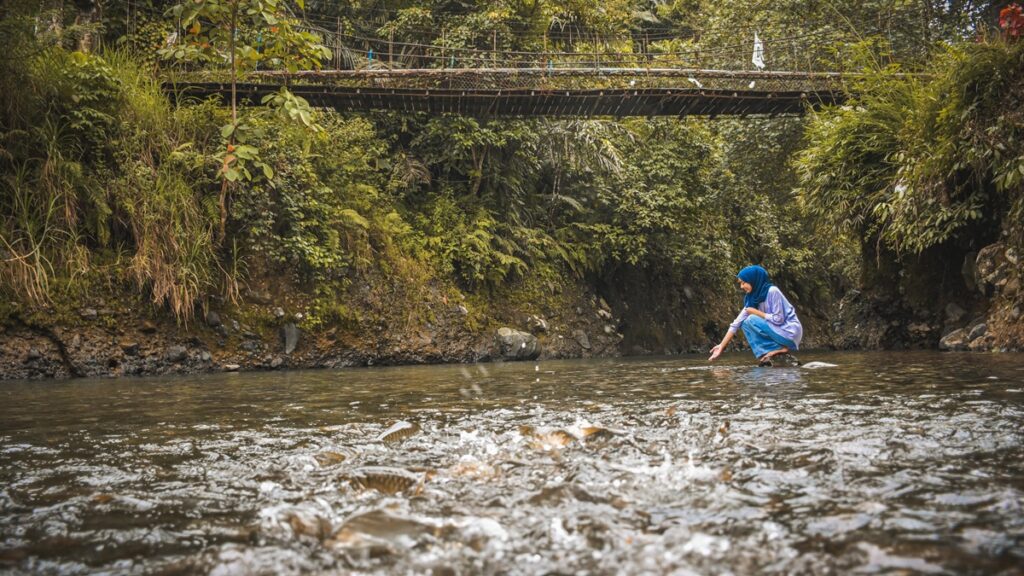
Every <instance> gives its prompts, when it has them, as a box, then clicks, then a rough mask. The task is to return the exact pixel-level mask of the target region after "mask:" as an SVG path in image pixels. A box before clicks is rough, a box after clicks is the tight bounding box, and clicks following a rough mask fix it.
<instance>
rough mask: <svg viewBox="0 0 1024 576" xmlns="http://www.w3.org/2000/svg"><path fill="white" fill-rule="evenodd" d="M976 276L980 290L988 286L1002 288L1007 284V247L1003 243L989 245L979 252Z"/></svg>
mask: <svg viewBox="0 0 1024 576" xmlns="http://www.w3.org/2000/svg"><path fill="white" fill-rule="evenodd" d="M975 274H976V278H975V279H976V280H977V283H978V287H979V288H984V287H985V286H986V285H992V286H1001V285H1002V284H1005V283H1006V277H1007V259H1006V246H1004V245H1003V243H1002V242H996V243H995V244H989V245H988V246H985V247H984V248H982V249H981V250H979V251H978V259H977V261H976V266H975Z"/></svg>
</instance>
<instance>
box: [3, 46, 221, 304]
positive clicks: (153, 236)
mask: <svg viewBox="0 0 1024 576" xmlns="http://www.w3.org/2000/svg"><path fill="white" fill-rule="evenodd" d="M14 65H15V64H12V63H10V62H8V63H6V64H5V66H7V67H11V66H14ZM12 77H16V78H20V79H21V82H22V84H23V85H22V86H20V87H18V89H17V90H16V91H15V90H9V89H11V88H13V87H12V86H5V88H6V89H8V90H5V91H4V93H3V94H0V103H2V105H3V106H2V107H0V111H2V116H0V133H2V134H3V138H2V139H0V141H2V142H3V143H4V147H3V150H2V152H3V153H2V154H0V167H2V170H3V172H4V174H5V176H4V177H3V178H2V182H0V190H2V192H3V194H2V197H0V248H2V251H3V252H2V254H0V292H3V293H5V294H7V295H9V296H10V297H12V298H13V299H15V300H16V301H23V302H24V303H26V304H28V305H39V304H43V303H45V302H47V301H49V300H50V299H51V296H52V286H53V285H54V279H55V278H56V277H63V278H64V279H67V280H69V281H70V282H74V281H75V279H76V278H78V277H80V276H82V275H84V274H85V273H86V272H88V266H89V255H90V254H91V253H93V252H95V251H97V250H104V249H111V250H113V251H114V252H118V253H121V252H125V251H127V252H128V253H129V254H131V255H132V256H131V265H130V270H131V275H130V276H131V277H132V278H133V279H134V281H135V283H136V284H137V285H138V286H139V287H141V288H143V289H144V290H146V291H147V292H148V294H149V295H150V296H151V299H152V301H153V302H154V303H155V304H158V305H162V306H167V308H168V309H170V310H171V311H172V312H173V313H174V315H175V316H176V317H177V318H178V319H179V320H180V321H183V322H187V321H188V320H189V319H190V318H191V317H192V315H193V314H194V312H195V310H196V308H197V304H198V303H199V302H200V300H201V299H202V298H204V297H205V295H206V294H208V293H209V292H210V291H211V290H213V289H216V284H217V281H218V278H217V275H216V274H215V273H214V272H215V271H216V270H217V262H216V256H217V254H216V250H217V246H216V245H215V242H214V240H213V236H212V228H211V226H212V221H211V217H210V214H209V212H208V210H207V208H206V205H207V204H208V203H209V197H210V188H211V186H210V183H211V180H212V179H211V177H210V175H211V174H212V171H213V169H214V168H213V166H212V164H211V161H210V160H209V158H210V155H208V154H206V152H205V150H204V146H205V143H206V142H208V141H209V140H210V139H209V137H208V133H209V132H211V131H212V130H213V129H214V128H213V127H215V126H216V125H217V123H215V122H209V123H208V122H207V121H208V120H209V118H208V117H209V115H210V111H209V107H203V106H200V107H198V108H199V113H197V112H196V111H192V110H189V111H183V110H182V109H179V108H175V107H174V106H172V105H171V104H170V103H169V101H168V100H167V98H166V96H165V95H164V94H163V93H162V92H161V90H160V86H159V84H158V83H157V82H156V80H155V79H154V78H153V77H152V76H151V75H150V74H148V73H147V72H145V71H143V70H142V69H141V68H140V66H138V65H137V64H136V63H135V61H134V59H133V57H132V56H131V55H129V54H127V53H125V52H109V53H106V54H104V55H103V56H95V55H85V54H81V53H69V52H67V51H65V50H63V49H60V48H48V49H45V50H40V51H38V52H36V53H35V56H34V57H33V58H31V59H29V60H28V61H26V62H23V63H21V66H20V67H19V68H18V69H17V70H15V71H14V73H13V74H12Z"/></svg>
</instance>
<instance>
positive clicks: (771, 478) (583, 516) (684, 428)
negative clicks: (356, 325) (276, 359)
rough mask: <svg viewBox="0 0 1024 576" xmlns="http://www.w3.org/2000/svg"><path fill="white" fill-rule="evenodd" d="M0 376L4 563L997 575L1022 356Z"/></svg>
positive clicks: (1023, 394)
mask: <svg viewBox="0 0 1024 576" xmlns="http://www.w3.org/2000/svg"><path fill="white" fill-rule="evenodd" d="M802 360H804V361H818V362H825V363H830V364H834V366H822V365H819V367H816V368H815V367H811V368H807V367H802V368H756V367H752V366H750V365H749V364H750V359H748V358H747V357H746V356H741V355H731V356H727V357H725V358H724V359H723V361H722V362H721V363H716V364H715V365H714V366H709V365H708V364H707V362H706V361H705V360H704V359H703V358H697V357H673V358H657V359H650V358H644V359H615V360H588V361H558V362H541V363H539V364H538V363H532V362H530V363H510V364H487V365H463V366H431V367H404V368H371V369H348V370H341V371H310V372H282V373H257V374H238V373H233V374H216V375H205V376H194V377H175V378H152V379H148V378H147V379H134V380H132V379H122V380H75V381H67V382H57V383H53V382H45V383H40V382H32V383H3V384H0V571H3V572H9V573H15V574H17V573H33V574H76V573H96V572H103V573H109V574H180V573H185V574H191V573H210V574H218V575H219V574H298V573H401V574H407V573H428V574H469V573H511V574H552V573H558V574H568V573H584V572H589V573H594V574H616V573H650V574H664V573H674V574H729V573H733V574H750V573H755V572H758V573H783V574H794V573H798V574H800V573H806V574H827V573H850V572H858V573H866V574H872V573H926V574H947V573H948V574H954V573H955V574H963V573H986V574H989V573H1006V574H1020V573H1022V568H1021V567H1022V566H1024V511H1022V506H1024V445H1022V441H1024V356H1021V355H1006V354H1004V355H984V354H981V355H975V354H938V353H916V352H901V353H865V354H819V355H817V356H815V355H813V354H811V355H808V356H806V357H804V358H802Z"/></svg>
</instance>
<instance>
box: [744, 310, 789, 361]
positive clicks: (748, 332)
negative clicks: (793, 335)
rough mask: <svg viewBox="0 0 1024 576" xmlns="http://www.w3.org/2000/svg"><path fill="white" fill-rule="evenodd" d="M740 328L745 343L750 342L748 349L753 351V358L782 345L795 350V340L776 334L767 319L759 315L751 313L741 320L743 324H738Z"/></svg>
mask: <svg viewBox="0 0 1024 576" xmlns="http://www.w3.org/2000/svg"><path fill="white" fill-rule="evenodd" d="M740 328H743V335H744V336H746V337H747V344H750V350H751V351H752V352H753V353H754V357H755V358H760V357H762V356H764V355H765V354H767V353H769V352H772V351H774V350H778V349H780V348H782V347H786V348H789V349H790V350H796V343H795V342H793V341H792V340H790V339H789V338H786V337H785V336H780V335H778V334H776V333H775V331H774V330H772V328H771V326H769V325H768V321H767V320H765V319H764V318H761V317H760V316H754V315H753V314H751V315H750V316H749V317H748V318H747V319H746V320H744V321H743V324H740Z"/></svg>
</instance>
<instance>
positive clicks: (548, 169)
mask: <svg viewBox="0 0 1024 576" xmlns="http://www.w3.org/2000/svg"><path fill="white" fill-rule="evenodd" d="M853 4H854V6H853V7H838V8H837V7H832V6H831V5H829V6H821V7H814V8H813V9H808V8H807V6H806V3H803V2H788V3H787V2H783V3H782V5H779V3H778V2H771V3H769V2H761V3H754V4H753V5H752V4H751V3H749V2H745V3H738V2H725V3H721V2H715V3H708V2H700V1H677V2H670V3H654V4H651V3H647V2H639V1H636V0H618V1H616V2H610V3H597V4H595V3H586V2H559V3H553V2H544V1H540V0H538V1H536V2H513V1H509V2H498V3H493V2H478V3H473V2H469V3H461V4H459V5H458V7H454V6H450V5H449V3H445V2H425V3H412V2H398V3H391V4H388V6H387V8H385V7H384V5H383V4H381V5H377V4H376V3H373V2H370V3H326V2H313V1H311V0H307V1H306V2H305V3H302V2H297V3H294V4H292V3H287V2H284V1H276V0H203V1H201V2H195V3H192V2H190V3H187V4H181V5H176V4H174V3H166V4H165V3H162V2H152V3H148V4H147V3H143V4H142V5H141V6H142V8H141V9H140V8H139V7H138V6H136V7H135V8H134V10H136V12H135V13H134V14H133V13H132V12H131V10H132V7H131V5H129V6H128V8H129V10H128V11H127V12H125V11H124V10H121V9H120V8H125V6H124V5H123V4H119V3H116V2H115V3H113V4H112V5H110V6H107V8H108V10H107V11H106V13H105V14H106V16H105V18H106V20H104V21H91V20H89V19H88V18H85V17H83V14H82V13H81V12H78V13H76V12H75V9H74V6H73V5H71V4H68V5H67V6H65V5H64V4H62V3H60V2H57V3H56V7H55V8H54V9H53V10H52V11H48V12H45V13H41V12H40V11H39V8H38V5H37V4H36V3H30V2H27V1H22V0H17V1H12V2H9V3H7V4H5V6H4V7H3V8H0V18H2V27H0V38H2V40H0V48H2V49H3V50H4V53H5V54H10V55H12V57H10V58H4V59H2V60H0V79H2V80H0V82H2V84H3V85H2V86H0V175H2V178H0V180H2V181H0V294H2V296H3V298H4V300H10V301H13V302H16V303H17V306H21V307H26V308H32V307H39V306H42V305H45V304H47V303H48V302H51V301H52V300H53V298H54V296H55V294H56V293H57V291H59V290H61V289H66V290H81V289H82V285H81V283H80V282H79V281H80V280H81V279H82V278H84V277H86V276H89V275H95V274H96V273H97V271H101V272H102V273H101V275H103V276H105V277H106V278H107V283H108V284H114V285H118V286H121V287H122V288H124V289H126V290H134V291H137V292H141V293H143V294H145V295H146V296H147V298H148V299H149V300H150V301H151V302H152V303H153V304H154V305H155V306H157V307H159V308H161V309H166V310H168V311H169V312H170V313H172V314H173V315H174V316H175V317H176V318H177V319H178V320H179V321H181V322H188V321H189V320H190V319H191V318H192V317H193V316H194V315H195V314H196V313H197V311H198V310H200V308H201V307H202V306H203V305H204V304H205V303H206V302H207V300H208V299H209V298H210V297H212V296H214V295H221V296H224V297H227V298H228V299H234V300H236V301H237V299H238V297H239V295H240V294H241V293H242V291H243V290H244V287H245V286H246V285H247V284H248V285H265V284H268V283H273V284H275V285H276V286H277V288H278V289H283V288H282V287H283V286H288V287H291V288H294V289H295V290H296V291H297V292H299V293H301V294H303V295H304V297H305V298H306V300H307V307H306V309H307V310H309V311H310V315H309V316H308V318H307V320H306V322H307V324H308V325H309V326H316V325H323V324H338V325H342V326H348V327H353V326H356V325H359V323H360V322H364V321H366V318H364V311H360V310H359V306H358V305H356V303H355V302H356V299H357V298H356V295H355V293H356V292H358V291H359V290H364V291H365V290H366V289H368V288H369V289H371V290H379V291H380V292H381V293H387V294H388V295H389V298H392V299H395V300H400V301H402V302H405V304H403V305H408V306H409V307H411V308H415V307H416V306H418V303H417V299H420V300H422V299H421V298H420V296H421V292H422V291H423V290H425V289H426V287H427V286H441V287H442V292H447V293H456V292H464V293H467V294H468V295H470V297H471V298H474V299H475V300H474V301H475V302H480V301H486V300H487V298H488V297H490V296H494V295H496V294H497V293H498V292H499V291H505V292H503V294H504V295H505V296H508V294H507V290H508V287H509V286H521V287H523V290H524V291H525V292H530V293H537V292H538V288H537V287H538V286H541V285H544V282H546V281H556V280H557V281H561V279H562V278H564V277H569V278H571V279H572V281H573V282H579V283H583V284H587V285H589V286H593V287H595V288H596V289H597V290H599V291H605V292H606V293H609V294H610V293H617V294H618V296H619V297H620V299H622V300H624V301H625V300H629V299H630V298H633V299H636V300H637V301H638V302H641V303H642V304H643V305H644V306H647V307H649V308H655V309H659V310H664V311H665V312H666V316H672V317H673V318H675V320H676V321H677V322H683V321H684V320H682V319H684V318H685V319H686V320H685V321H686V322H690V323H691V324H694V325H702V324H703V323H704V322H705V321H707V320H708V319H709V318H710V319H717V320H721V318H716V317H715V316H714V314H713V312H714V310H713V309H715V308H716V307H717V306H718V304H717V303H718V302H721V301H723V299H729V298H730V297H731V296H732V293H731V292H730V288H731V286H730V285H731V278H732V274H733V273H734V271H735V270H736V269H737V268H738V267H740V266H741V265H743V264H746V263H749V262H751V261H754V262H762V263H764V264H765V265H766V266H767V267H768V268H769V269H770V270H772V272H773V275H774V276H775V277H776V279H777V280H778V281H779V282H780V283H783V284H786V285H787V286H790V287H792V288H791V292H792V294H793V295H794V297H795V299H796V300H798V301H799V302H800V304H801V305H804V306H823V305H825V304H827V303H828V302H830V301H831V300H832V299H833V298H834V297H835V296H837V295H840V294H839V291H840V290H841V289H842V288H843V287H845V286H848V285H851V283H852V279H851V276H852V275H853V274H854V273H855V267H856V265H857V262H858V258H859V257H861V256H862V257H863V258H862V259H863V263H864V265H865V266H869V265H870V262H871V260H872V258H873V257H874V256H875V254H873V253H870V252H869V250H870V249H872V247H881V248H882V249H884V250H886V251H888V252H890V253H892V254H894V255H895V257H896V258H898V257H899V256H900V255H902V254H916V253H920V252H922V251H925V250H928V249H930V248H933V247H935V246H940V245H943V244H945V243H950V242H958V243H960V244H959V245H961V246H962V247H963V248H964V249H967V248H969V247H976V245H977V244H978V243H979V242H981V241H983V240H984V239H985V238H987V236H990V235H991V232H990V231H991V230H993V229H999V227H1000V226H1001V227H1003V228H1004V229H1006V230H1007V233H1008V234H1015V235H1016V236H1015V238H1016V241H1017V242H1018V243H1019V242H1020V234H1021V227H1020V226H1019V222H1020V221H1021V220H1022V216H1024V208H1022V195H1021V192H1020V191H1021V183H1022V180H1024V155H1022V149H1021V146H1022V144H1021V142H1022V138H1024V135H1022V134H1021V126H1022V119H1021V114H1022V112H1021V111H1022V110H1024V106H1022V103H1021V101H1020V98H1021V94H1022V93H1024V87H1022V86H1021V70H1022V69H1024V66H1022V48H1021V44H1020V43H1013V42H1009V41H1004V40H1001V39H996V38H992V39H986V40H982V41H978V42H962V41H959V37H960V36H962V35H967V34H973V33H974V32H975V31H976V30H978V26H979V25H980V24H979V23H980V22H983V21H984V18H985V17H989V16H991V12H992V10H991V6H990V5H988V4H981V5H976V4H974V3H958V4H957V6H956V7H955V9H951V8H945V9H943V10H937V11H934V12H933V13H932V14H931V15H930V16H929V17H928V18H929V19H928V20H927V22H930V23H931V24H934V25H925V26H919V24H920V19H915V16H916V15H917V14H919V13H920V11H921V10H924V9H925V8H928V9H929V10H932V3H929V2H907V3H900V4H899V7H898V8H894V9H889V10H888V12H886V11H885V9H884V7H883V6H882V3H853ZM876 4H877V6H876ZM886 5H888V3H886ZM118 6H120V8H118ZM90 14H92V12H90ZM126 14H127V16H126ZM883 14H884V18H883V17H882V16H880V15H883ZM139 20H141V24H140V23H139ZM41 25H42V27H43V30H42V31H40V26H41ZM317 27H321V28H325V27H329V28H330V29H334V28H339V29H343V30H345V31H346V33H348V34H350V35H351V36H353V37H364V36H368V37H375V38H387V39H388V40H393V41H399V42H405V43H408V44H409V45H422V46H429V47H438V46H443V47H444V49H445V50H446V51H445V52H444V57H443V59H441V58H440V56H439V54H434V53H433V52H434V48H429V49H428V48H424V49H422V50H419V51H418V52H417V51H413V50H406V49H404V48H403V49H402V50H404V51H403V52H402V53H401V54H397V49H396V53H395V54H387V55H379V54H378V55H377V56H376V58H377V60H374V58H373V56H372V55H371V54H370V52H369V51H368V50H364V51H362V52H361V51H360V50H361V49H365V48H367V46H368V45H367V44H365V43H360V42H358V41H353V42H351V44H350V45H347V46H345V47H336V46H324V45H321V43H320V38H319V37H318V36H317V35H316V34H315V29H316V28H317ZM755 28H756V29H757V30H760V32H761V34H762V36H765V37H772V38H787V37H795V36H797V35H800V34H806V35H812V36H814V35H817V36H814V38H816V40H815V41H814V42H816V43H811V44H810V46H812V47H813V51H811V52H804V53H796V52H795V51H792V52H787V51H785V50H783V49H780V50H779V51H777V52H775V53H771V52H769V55H770V56H771V57H774V62H775V63H776V65H777V66H779V67H784V68H792V69H802V68H803V67H810V68H818V69H820V68H822V67H827V68H835V69H848V70H849V69H863V70H868V71H869V73H868V74H866V76H865V77H864V78H863V79H862V80H861V81H859V82H858V84H857V85H856V86H854V88H855V90H856V93H857V94H858V96H857V97H856V98H855V99H854V100H853V101H851V102H849V103H848V104H847V105H846V106H843V107H837V108H833V109H827V110H823V111H821V112H819V113H816V114H812V115H811V116H810V118H809V121H806V120H803V119H785V118H781V119H766V118H760V119H742V120H721V119H720V120H716V121H707V120H676V119H656V120H652V119H625V120H609V119H588V120H557V121H556V120H546V119H531V120H514V119H492V120H487V121H484V120H479V119H472V118H461V117H448V116H442V117H426V116H412V115H399V114H365V115H351V116H344V115H339V114H337V113H334V112H331V111H324V110H313V109H311V108H310V107H309V105H308V104H307V103H306V102H305V101H303V100H302V99H300V98H296V97H295V96H294V95H292V94H291V93H289V92H288V91H287V90H283V91H282V92H281V93H279V94H276V95H273V96H271V97H269V98H268V99H267V100H266V101H265V102H264V104H266V105H267V107H266V108H261V107H250V108H244V109H238V110H236V107H235V104H236V103H235V102H234V99H232V102H228V103H221V102H217V101H213V100H211V101H205V102H195V101H185V100H182V101H179V102H178V103H172V101H171V100H169V99H168V98H167V96H166V95H165V94H164V93H163V92H162V90H161V86H160V84H159V82H160V79H161V78H164V77H167V75H168V74H171V73H172V72H174V71H176V70H181V69H188V70H214V71H216V70H218V69H219V70H220V71H221V72H222V73H223V72H224V71H225V70H229V71H230V75H231V80H232V82H233V83H234V82H235V81H236V80H237V79H238V78H240V77H244V75H245V74H247V73H248V72H250V71H252V70H254V69H256V68H260V69H266V68H277V69H290V70H294V69H296V68H300V67H301V68H307V67H315V66H317V65H320V64H323V65H325V66H327V65H332V64H342V65H346V66H356V67H360V66H372V65H377V64H376V63H378V62H379V61H380V60H381V59H385V58H395V59H400V58H401V59H406V60H410V61H412V60H415V59H416V58H422V59H424V62H425V65H430V66H441V65H450V64H457V65H463V66H465V65H469V66H474V65H487V64H489V63H490V64H493V63H494V59H495V58H496V57H497V56H496V54H494V53H486V52H484V51H486V50H491V49H493V48H498V50H499V51H517V50H558V51H569V52H575V53H579V54H581V58H582V57H583V56H582V55H586V57H587V58H593V55H594V54H612V53H616V52H620V53H621V52H636V53H643V54H644V58H650V59H653V60H654V61H657V62H660V63H661V64H664V65H723V66H724V65H728V64H730V63H731V62H732V61H730V60H729V58H737V56H736V54H740V55H741V56H742V59H745V60H746V63H745V64H744V62H743V61H740V62H738V63H737V65H745V66H747V67H749V40H750V38H749V36H751V34H750V31H751V30H752V29H755ZM311 30H313V31H311ZM438 30H441V32H442V33H441V37H440V38H437V31H438ZM844 30H845V31H850V30H856V31H857V32H858V34H857V35H854V36H856V38H854V40H858V41H852V40H851V38H850V37H849V35H848V34H846V33H845V32H843V31H844ZM172 34H173V35H172ZM844 34H846V35H844ZM875 35H881V36H885V37H886V38H887V39H888V41H889V42H890V43H889V45H888V46H889V51H888V52H886V53H884V54H882V53H881V51H879V50H878V49H876V48H871V47H872V46H876V45H877V42H876V41H875V40H873V38H875V37H876V36H875ZM862 37H866V38H867V39H866V40H860V39H861V38H862ZM938 41H945V44H944V45H943V46H942V47H940V48H937V49H935V48H934V44H935V43H936V42H938ZM737 44H742V46H743V48H742V49H741V50H731V51H730V50H727V48H728V47H730V46H734V45H737ZM866 47H867V48H866ZM157 52H159V55H160V58H154V54H155V53H157ZM698 52H699V53H701V54H703V56H701V58H702V59H699V60H694V59H692V58H691V55H693V54H697V53H698ZM716 54H719V55H722V57H721V59H716V58H718V57H717V56H715V55H716ZM488 59H490V62H489V61H488ZM812 60H813V61H812ZM865 62H869V63H870V65H865V64H864V63H865ZM543 64H544V63H543V62H541V63H539V65H543ZM908 69H909V70H914V71H925V72H928V74H929V75H928V76H900V75H897V74H895V72H898V71H903V70H908ZM225 104H228V105H229V106H228V107H226V106H225ZM793 157H795V158H796V161H795V164H794V163H792V162H791V161H790V160H791V159H792V158H793ZM797 190H798V191H799V195H796V194H794V191H797ZM1014 223H1018V224H1016V225H1015V224H1014ZM862 250H863V251H862ZM76 283H78V284H77V285H76ZM616 286H618V287H619V288H615V287H616ZM625 286H638V287H642V286H647V287H652V288H651V291H650V293H649V294H646V295H645V294H641V293H635V292H634V293H632V294H630V293H628V291H627V290H625V289H623V288H622V287H625ZM655 286H656V287H657V290H655V289H654V288H653V287H655ZM684 288H686V292H687V293H688V294H689V295H687V296H685V297H684V296H683V295H682V294H683V289H684ZM364 297H365V294H364ZM495 297H496V296H495ZM730 302H731V301H730ZM730 306H731V304H730ZM407 314H408V316H409V317H410V318H412V317H420V318H425V317H427V312H425V311H424V310H409V311H407ZM474 322H475V320H474ZM700 329H703V328H700ZM691 335H692V334H691Z"/></svg>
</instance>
